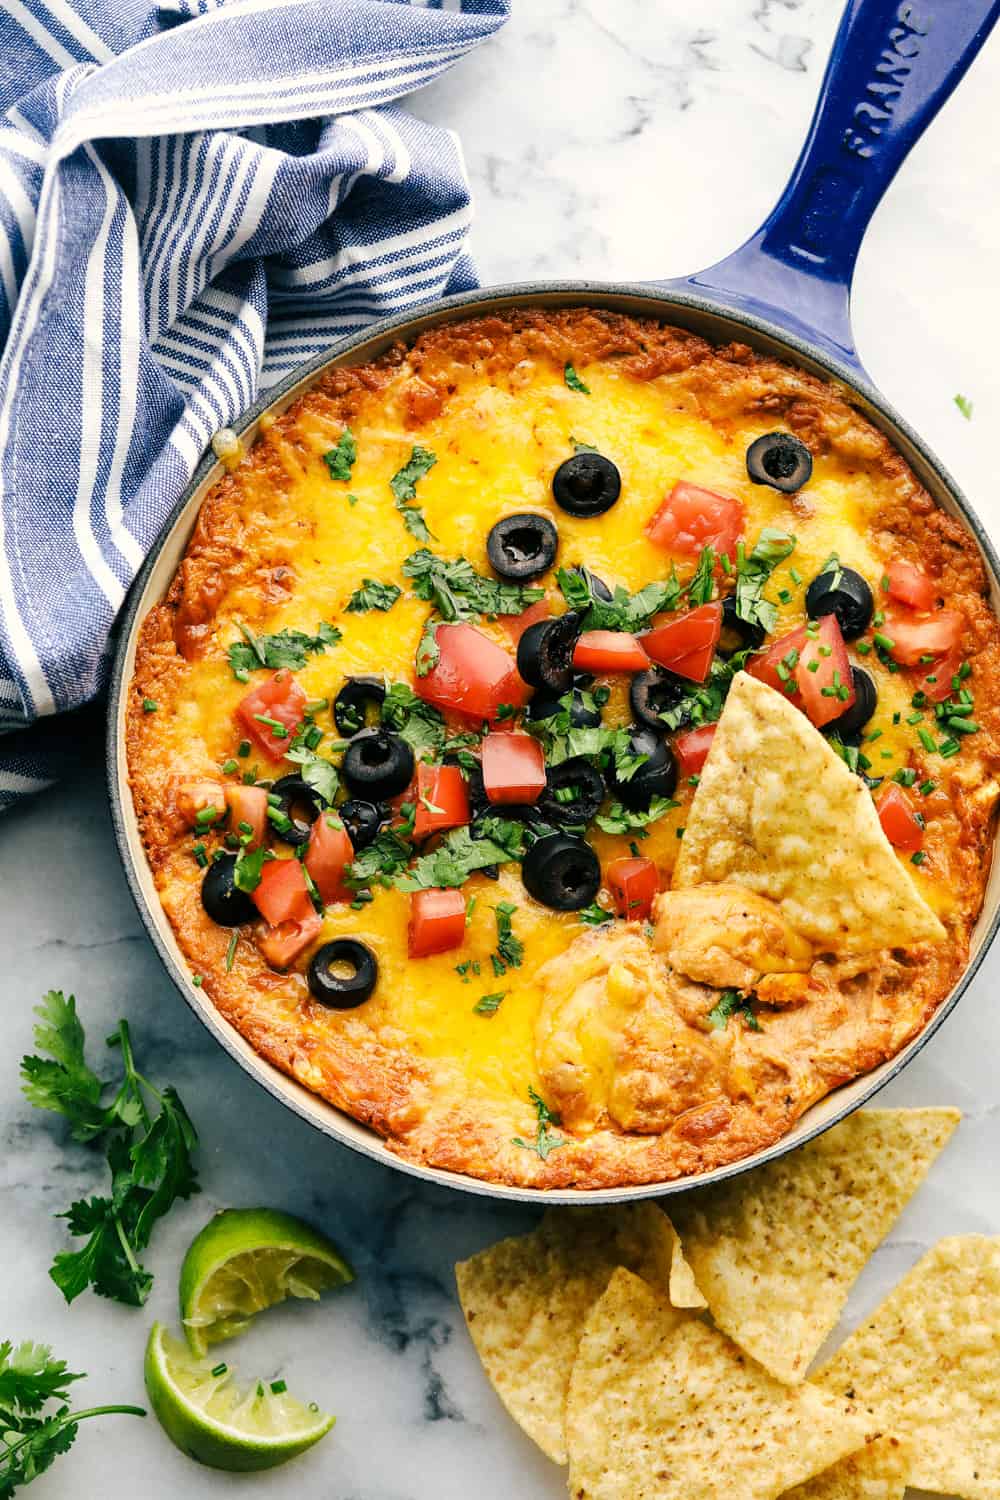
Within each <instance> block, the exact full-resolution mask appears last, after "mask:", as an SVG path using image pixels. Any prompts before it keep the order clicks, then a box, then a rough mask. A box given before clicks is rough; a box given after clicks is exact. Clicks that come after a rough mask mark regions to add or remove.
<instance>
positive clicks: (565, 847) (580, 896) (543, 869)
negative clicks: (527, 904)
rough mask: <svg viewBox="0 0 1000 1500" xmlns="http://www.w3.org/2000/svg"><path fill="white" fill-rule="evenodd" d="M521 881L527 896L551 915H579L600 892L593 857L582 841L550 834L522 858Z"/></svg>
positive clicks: (564, 835) (598, 872)
mask: <svg viewBox="0 0 1000 1500" xmlns="http://www.w3.org/2000/svg"><path fill="white" fill-rule="evenodd" d="M521 878H522V880H523V881H524V884H525V887H526V888H527V890H528V892H529V894H530V895H532V896H534V898H535V900H536V901H540V902H541V903H542V905H543V906H550V907H551V908H552V909H553V911H579V910H580V908H581V907H583V906H589V905H590V903H591V901H593V899H594V897H595V896H596V895H597V892H598V891H599V890H600V888H601V866H600V864H599V863H598V859H597V855H596V854H595V853H594V851H593V849H591V847H590V845H589V844H588V843H586V842H585V841H584V840H583V839H578V838H574V837H573V835H572V834H569V833H550V834H547V835H546V836H545V838H542V839H538V841H537V842H536V843H534V844H532V846H531V848H530V849H529V850H528V852H527V854H526V855H525V856H524V863H523V864H522V866H521Z"/></svg>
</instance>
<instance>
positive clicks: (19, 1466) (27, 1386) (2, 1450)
mask: <svg viewBox="0 0 1000 1500" xmlns="http://www.w3.org/2000/svg"><path fill="white" fill-rule="evenodd" d="M83 1378H84V1377H83V1375H79V1374H76V1373H75V1372H74V1371H72V1370H68V1369H67V1368H66V1361H65V1360H62V1359H53V1357H52V1350H51V1349H50V1348H49V1346H48V1345H47V1344H35V1343H30V1342H25V1343H22V1344H18V1345H17V1346H16V1347H15V1346H14V1345H13V1344H12V1343H11V1342H10V1340H5V1341H4V1342H2V1343H0V1500H9V1497H10V1496H12V1495H13V1494H14V1493H15V1492H16V1490H17V1489H18V1488H19V1487H20V1486H22V1485H26V1484H30V1483H31V1481H32V1480H33V1479H37V1478H38V1476H39V1474H44V1472H45V1470H46V1469H48V1468H49V1467H50V1466H51V1464H52V1463H53V1462H54V1461H55V1459H56V1458H58V1457H59V1455H60V1453H65V1452H67V1450H68V1449H69V1448H71V1447H72V1445H73V1441H74V1439H75V1438H76V1434H77V1428H78V1426H79V1424H80V1423H81V1422H84V1421H86V1420H87V1418H88V1417H102V1416H109V1415H112V1414H115V1413H119V1414H122V1415H124V1416H132V1417H144V1416H145V1415H146V1413H145V1412H144V1411H143V1409H142V1407H141V1406H93V1407H90V1408H88V1409H87V1410H86V1411H70V1409H69V1404H68V1403H69V1387H70V1386H71V1385H72V1384H73V1383H74V1382H75V1381H77V1380H83ZM53 1401H55V1402H58V1403H59V1405H58V1406H57V1407H56V1409H55V1410H54V1411H52V1410H49V1411H46V1410H45V1408H46V1407H47V1406H49V1404H50V1402H53Z"/></svg>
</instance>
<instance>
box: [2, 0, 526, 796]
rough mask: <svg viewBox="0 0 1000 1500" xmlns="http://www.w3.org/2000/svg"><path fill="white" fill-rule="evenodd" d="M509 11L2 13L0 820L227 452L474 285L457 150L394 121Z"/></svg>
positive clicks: (173, 6) (194, 5) (328, 6)
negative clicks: (335, 366)
mask: <svg viewBox="0 0 1000 1500" xmlns="http://www.w3.org/2000/svg"><path fill="white" fill-rule="evenodd" d="M508 8H509V0H425V3H423V4H421V3H419V0H169V3H163V4H160V5H155V4H153V3H151V0H0V344H2V346H3V353H2V358H0V731H3V738H0V809H2V808H4V807H8V806H10V805H11V804H12V803H14V802H16V801H17V800H18V799H19V798H20V797H22V796H24V795H25V794H27V793H30V792H32V791H36V790H38V789H39V788H41V787H42V786H45V785H47V784H48V783H49V782H50V781H51V780H52V778H53V774H54V769H53V767H54V762H53V760H52V753H53V751H55V752H58V749H59V743H58V740H59V736H58V733H56V734H53V733H52V732H51V729H50V732H49V733H48V735H45V736H44V737H43V739H40V738H39V736H38V731H37V730H35V731H29V732H28V733H27V734H25V733H16V732H14V731H20V730H23V729H24V726H25V725H29V724H31V723H32V722H33V721H34V720H35V719H37V718H40V717H42V716H44V715H48V714H52V713H56V712H59V711H60V710H64V709H68V708H73V707H76V706H78V705H80V704H82V703H85V702H86V701H88V700H89V699H90V698H92V697H93V696H94V695H95V694H96V693H98V692H99V691H100V689H101V687H102V685H103V677H104V672H105V669H106V666H107V642H108V635H109V631H110V629H111V625H112V622H113V620H114V618H115V615H116V613H117V611H118V609H119V608H120V606H121V604H122V601H123V599H124V597H125V593H126V590H127V589H128V586H129V584H130V583H131V581H132V579H133V578H134V577H135V574H136V571H137V570H138V568H139V566H140V565H141V563H142V560H143V557H144V556H145V554H146V552H147V550H148V548H149V546H150V545H151V543H152V541H153V539H154V538H155V536H156V534H157V532H158V530H159V528H160V526H161V525H162V523H163V520H164V518H165V516H166V515H167V513H168V511H169V510H170V507H171V505H172V504H173V502H174V501H175V500H176V498H177V496H178V495H179V494H180V492H181V490H182V489H183V487H184V485H185V484H186V482H187V480H188V478H189V476H190V474H191V472H192V470H193V469H194V467H195V465H196V464H197V462H198V459H199V457H200V456H201V454H202V452H203V451H204V449H205V447H206V445H207V444H208V442H209V440H210V438H211V436H212V434H213V433H214V432H215V431H216V430H217V429H218V428H220V427H224V426H226V425H227V423H229V422H230V421H231V420H232V419H233V418H234V417H236V416H237V415H238V414H239V413H240V412H241V411H242V410H243V409H244V408H246V407H247V406H248V405H249V404H250V403H251V402H252V401H253V399H254V397H255V395H256V393H257V391H258V389H259V388H261V387H264V386H267V385H268V384H269V383H272V382H273V381H275V380H277V379H278V378H279V377H281V376H282V375H284V374H285V373H287V371H289V370H290V369H292V368H293V367H294V366H295V365H296V364H298V363H299V362H300V361H301V360H303V359H305V358H307V357H308V356H309V355H311V354H314V353H316V352H317V351H319V350H320V349H322V348H324V347H326V346H328V345H329V344H330V343H332V342H333V341H334V340H335V339H337V338H338V337H340V336H341V335H343V334H347V333H349V332H351V331H352V330H354V329H356V328H358V327H360V326H362V325H363V324H364V323H365V322H367V321H368V320H369V319H371V318H374V317H377V316H379V315H382V314H385V313H390V312H395V311H397V310H400V309H403V308H407V307H411V306H415V305H417V304H419V303H421V302H425V301H430V300H432V299H434V298H436V297H439V296H441V295H443V294H444V293H446V292H453V291H459V290H462V289H464V288H467V287H472V286H475V284H476V282H475V272H474V269H473V266H472V263H471V261H470V259H469V257H468V254H467V252H466V248H465V247H466V237H467V233H468V227H469V219H470V208H469V191H468V184H467V181H466V177H465V172H464V168H463V164H462V158H461V151H460V148H459V145H458V141H457V140H456V138H455V137H454V135H453V134H452V133H451V132H450V131H447V130H442V129H439V128H437V127H434V126H430V125H427V124H424V123H423V122H422V121H419V120H416V119H414V118H413V117H412V116H411V115H408V114H407V113H406V112H405V111H403V110H402V109H400V108H399V106H398V105H397V104H396V103H395V102H394V101H395V100H397V99H399V98H400V96H402V95H404V94H408V93H410V92H412V90H414V89H416V88H419V87H420V85H422V84H424V83H427V82H428V81H429V80H430V79H432V78H435V77H436V76H437V75H438V74H439V73H441V72H442V71H443V70H444V69H446V68H448V67H449V66H450V65H451V64H452V63H453V62H455V61H456V60H457V59H458V58H459V57H461V56H462V54H463V53H465V52H467V51H468V50H469V49H470V48H471V47H473V46H475V45H476V44H477V43H478V42H480V41H482V40H483V39H484V38H486V37H487V36H489V35H490V34H491V33H492V32H494V31H495V30H496V29H497V28H498V27H499V26H501V25H502V24H503V21H504V19H505V17H506V15H507V11H508ZM55 728H56V729H57V728H58V726H55ZM63 748H65V747H63Z"/></svg>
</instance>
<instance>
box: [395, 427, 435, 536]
mask: <svg viewBox="0 0 1000 1500" xmlns="http://www.w3.org/2000/svg"><path fill="white" fill-rule="evenodd" d="M436 463H437V454H436V453H432V452H431V450H430V449H429V448H421V446H420V444H419V443H417V444H416V445H415V446H414V448H413V449H412V450H411V452H410V457H409V459H408V460H407V462H406V463H405V464H404V465H403V467H402V468H401V469H397V471H396V473H395V474H394V475H393V476H392V478H391V479H390V480H389V488H390V489H391V490H392V493H393V494H394V495H395V497H396V509H397V510H398V511H399V513H400V515H401V516H402V517H403V522H404V524H405V526H406V529H407V531H408V532H409V533H410V534H411V536H415V537H416V539H417V541H418V542H429V541H430V540H431V534H430V531H429V530H428V529H427V522H426V521H425V520H424V513H423V511H422V510H421V509H420V507H419V505H416V504H415V503H414V502H415V501H416V498H417V484H418V482H419V481H420V480H421V479H423V477H424V475H425V474H427V473H428V472H429V471H430V470H431V469H433V467H434V465H435V464H436Z"/></svg>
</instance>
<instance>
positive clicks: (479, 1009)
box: [472, 990, 507, 1016]
mask: <svg viewBox="0 0 1000 1500" xmlns="http://www.w3.org/2000/svg"><path fill="white" fill-rule="evenodd" d="M506 994H507V991H506V990H496V991H495V992H494V993H493V994H492V995H481V996H480V997H479V999H478V1000H477V1001H476V1003H475V1005H474V1006H473V1007H472V1009H473V1012H474V1014H475V1015H477V1016H495V1015H496V1013H497V1011H498V1010H499V1009H500V1006H501V1005H502V1004H503V1001H504V999H505V997H506Z"/></svg>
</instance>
